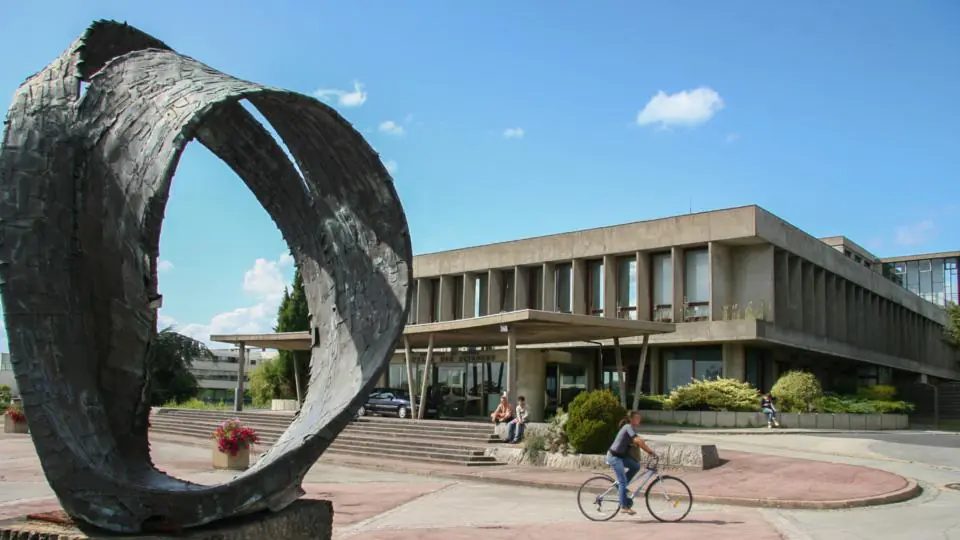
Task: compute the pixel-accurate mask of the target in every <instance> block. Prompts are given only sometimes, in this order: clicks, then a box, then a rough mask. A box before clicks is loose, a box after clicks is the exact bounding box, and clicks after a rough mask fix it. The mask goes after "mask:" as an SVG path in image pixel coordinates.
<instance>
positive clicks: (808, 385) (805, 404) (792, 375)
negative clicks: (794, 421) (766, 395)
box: [770, 371, 823, 413]
mask: <svg viewBox="0 0 960 540" xmlns="http://www.w3.org/2000/svg"><path fill="white" fill-rule="evenodd" d="M770 393H771V394H772V395H773V397H774V398H776V399H777V409H778V410H779V411H781V412H792V413H805V412H809V411H811V410H812V409H813V408H814V405H816V403H817V402H818V401H819V400H820V398H822V397H823V388H821V387H820V381H818V380H817V377H816V376H815V375H814V374H813V373H808V372H806V371H789V372H787V373H785V374H784V375H782V376H781V377H780V379H779V380H777V383H776V384H774V385H773V390H771V391H770Z"/></svg>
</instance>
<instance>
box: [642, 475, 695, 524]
mask: <svg viewBox="0 0 960 540" xmlns="http://www.w3.org/2000/svg"><path fill="white" fill-rule="evenodd" d="M645 498H646V499H647V510H648V511H649V512H650V515H651V516H653V517H654V519H656V520H657V521H665V522H677V521H680V520H682V519H683V518H685V517H687V514H689V513H690V509H691V508H693V493H691V492H690V487H689V486H688V485H687V483H686V482H684V481H683V480H681V479H679V478H677V477H675V476H666V475H665V476H660V477H658V478H655V479H654V480H653V482H651V483H650V485H649V486H647V493H646V495H645ZM654 508H656V510H654Z"/></svg>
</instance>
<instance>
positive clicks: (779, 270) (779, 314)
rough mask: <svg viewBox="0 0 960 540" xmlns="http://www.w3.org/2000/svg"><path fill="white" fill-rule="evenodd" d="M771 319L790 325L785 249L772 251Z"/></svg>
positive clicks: (786, 254)
mask: <svg viewBox="0 0 960 540" xmlns="http://www.w3.org/2000/svg"><path fill="white" fill-rule="evenodd" d="M773 253H774V254H773V308H772V309H771V310H770V311H771V313H773V321H774V322H775V323H776V324H777V325H778V326H782V327H784V328H789V327H790V256H789V254H788V253H787V252H786V251H783V250H780V249H776V250H774V252H773Z"/></svg>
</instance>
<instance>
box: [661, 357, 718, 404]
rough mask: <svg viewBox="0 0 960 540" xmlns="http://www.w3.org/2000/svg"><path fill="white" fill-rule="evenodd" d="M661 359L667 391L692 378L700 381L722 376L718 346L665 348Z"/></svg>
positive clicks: (686, 382)
mask: <svg viewBox="0 0 960 540" xmlns="http://www.w3.org/2000/svg"><path fill="white" fill-rule="evenodd" d="M663 360H664V367H665V368H666V369H665V373H664V375H665V377H666V380H665V381H664V382H665V383H666V384H665V390H666V392H667V393H669V392H671V391H672V390H673V389H674V388H676V387H678V386H683V385H686V384H689V383H690V381H691V380H693V379H697V380H701V381H702V380H709V379H718V378H720V377H722V376H723V352H722V350H721V348H720V347H719V346H710V347H689V348H676V349H667V350H665V351H663Z"/></svg>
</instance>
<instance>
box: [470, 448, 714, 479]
mask: <svg viewBox="0 0 960 540" xmlns="http://www.w3.org/2000/svg"><path fill="white" fill-rule="evenodd" d="M649 444H650V448H651V449H652V450H653V451H654V452H656V454H657V457H659V458H660V464H661V465H663V466H665V467H669V468H675V469H694V470H701V471H702V470H706V469H712V468H714V467H717V466H719V465H720V455H719V454H718V453H717V447H716V446H715V445H712V444H680V443H670V444H666V443H655V442H650V443H649ZM486 455H488V456H492V457H493V458H495V459H496V460H497V461H501V462H503V463H509V464H512V465H533V466H536V467H551V468H555V469H571V470H589V471H602V472H608V471H609V470H610V466H609V465H607V462H606V456H605V455H603V454H566V455H564V454H559V453H552V452H536V453H533V452H529V451H527V450H526V449H524V448H523V447H522V446H491V447H489V448H487V450H486ZM648 460H649V457H648V456H647V455H646V454H643V456H642V460H641V463H646V462H647V461H648Z"/></svg>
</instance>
